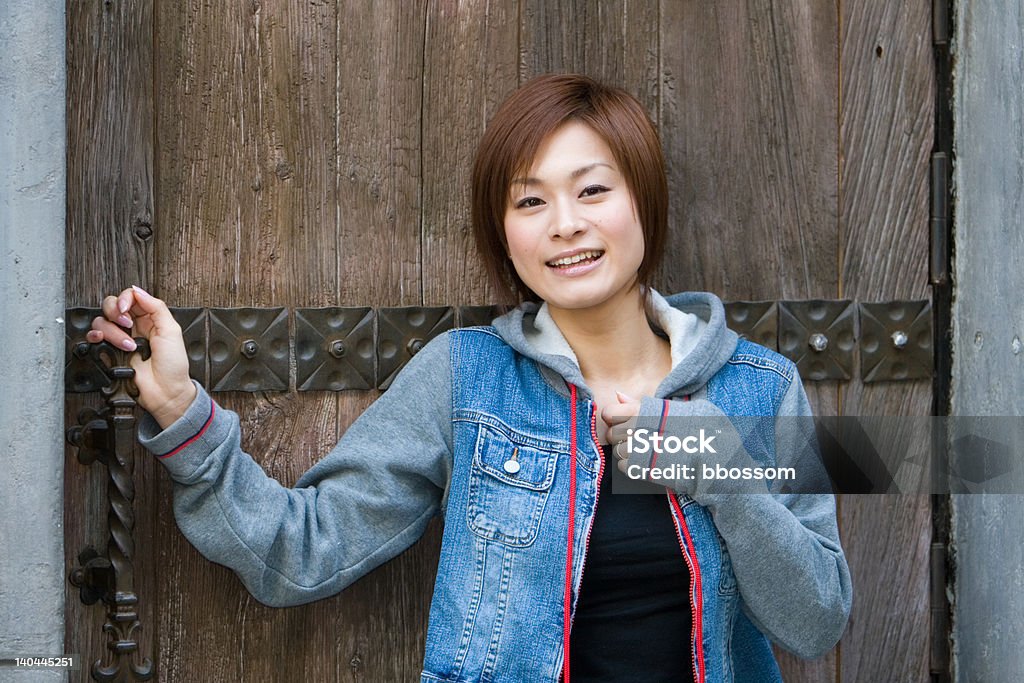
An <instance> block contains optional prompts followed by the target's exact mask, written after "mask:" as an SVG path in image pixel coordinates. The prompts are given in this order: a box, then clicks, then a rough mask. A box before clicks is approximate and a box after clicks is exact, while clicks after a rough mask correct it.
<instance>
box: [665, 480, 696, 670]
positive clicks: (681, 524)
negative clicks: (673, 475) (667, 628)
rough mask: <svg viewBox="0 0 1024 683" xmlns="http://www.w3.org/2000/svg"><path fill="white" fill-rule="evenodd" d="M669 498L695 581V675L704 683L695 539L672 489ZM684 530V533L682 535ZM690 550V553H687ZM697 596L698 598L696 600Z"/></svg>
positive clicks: (692, 590)
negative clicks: (691, 554)
mask: <svg viewBox="0 0 1024 683" xmlns="http://www.w3.org/2000/svg"><path fill="white" fill-rule="evenodd" d="M665 493H666V495H667V496H668V500H669V505H670V506H671V507H672V508H674V509H675V512H676V515H678V521H677V522H676V525H675V527H676V537H677V538H678V539H679V547H680V548H681V549H682V551H683V557H684V558H685V559H686V566H687V567H689V568H690V577H691V578H692V579H693V586H691V588H690V616H691V618H692V624H693V638H692V641H693V643H694V644H695V646H696V649H697V660H696V662H694V667H693V675H694V681H696V683H703V681H704V628H703V624H702V622H701V619H702V617H701V615H702V613H703V611H704V598H703V592H702V591H701V584H700V567H699V566H698V565H697V552H696V550H694V549H693V539H692V538H691V537H690V529H689V527H687V526H686V518H685V517H683V510H682V509H681V508H680V507H679V501H678V500H676V497H675V495H673V493H672V491H671V489H666V490H665ZM680 529H682V533H680ZM684 535H685V537H686V542H685V543H684V542H683V536H684ZM687 548H689V551H687ZM690 553H693V559H692V560H691V559H690ZM694 595H696V598H694Z"/></svg>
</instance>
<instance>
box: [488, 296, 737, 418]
mask: <svg viewBox="0 0 1024 683" xmlns="http://www.w3.org/2000/svg"><path fill="white" fill-rule="evenodd" d="M651 304H652V305H651V309H652V312H653V314H654V315H653V318H652V320H651V322H652V323H653V324H654V325H655V326H656V327H657V328H659V329H660V330H662V331H663V332H664V333H665V335H666V336H667V337H668V339H669V344H670V345H671V348H672V370H671V372H669V374H668V376H667V377H665V379H664V380H662V382H661V385H659V387H658V391H657V396H656V397H655V398H666V397H668V396H672V395H676V394H692V393H694V392H696V391H697V390H698V389H700V388H701V387H703V386H704V385H705V384H706V383H707V381H708V380H709V379H710V378H711V377H712V375H714V374H715V373H716V372H718V370H719V369H720V368H721V367H722V366H723V365H725V363H726V361H728V360H729V358H731V357H732V354H733V352H734V351H735V350H736V344H737V342H738V341H739V338H738V336H737V335H736V333H735V332H733V331H732V330H730V329H729V328H727V327H726V325H725V307H724V306H723V305H722V301H721V300H720V299H719V298H718V297H717V296H715V295H714V294H710V293H708V292H682V293H680V294H673V295H671V296H668V297H663V296H662V295H661V294H659V293H658V292H656V291H654V290H651ZM493 325H494V329H495V330H496V331H497V332H498V334H499V335H500V336H501V338H502V339H503V340H504V341H505V343H506V344H508V345H509V346H511V347H512V348H513V349H515V350H516V351H517V352H519V353H521V354H523V355H524V356H526V357H527V358H530V359H532V360H535V361H536V362H537V363H539V364H540V366H541V368H542V370H543V371H545V374H546V375H548V376H549V377H550V375H552V374H554V375H556V376H557V377H550V378H551V379H552V380H555V379H557V378H561V379H563V380H565V381H566V382H569V383H570V384H575V385H576V386H578V387H580V388H581V389H582V390H583V391H585V392H586V393H588V394H589V393H590V391H589V389H587V386H586V383H585V382H584V381H583V375H582V373H581V372H580V368H579V362H578V361H577V359H576V354H574V353H573V351H572V348H571V347H570V346H569V343H568V342H567V341H566V340H565V337H564V336H562V332H561V331H560V330H559V329H558V326H557V325H556V324H555V321H554V320H553V319H552V318H551V314H550V313H549V312H548V305H547V304H546V303H544V304H537V303H534V302H526V303H523V304H521V305H520V306H519V307H517V308H516V309H514V310H512V311H509V312H508V313H506V314H505V315H503V316H501V317H500V318H497V319H496V320H495V321H494V323H493ZM553 384H554V385H555V386H556V388H558V389H559V390H563V387H561V386H559V385H560V384H561V383H560V382H557V381H554V382H553Z"/></svg>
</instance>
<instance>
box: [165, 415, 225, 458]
mask: <svg viewBox="0 0 1024 683" xmlns="http://www.w3.org/2000/svg"><path fill="white" fill-rule="evenodd" d="M216 405H217V404H216V403H214V402H213V401H210V417H208V418H206V423H205V424H204V425H203V426H202V427H200V429H199V431H198V432H196V433H195V434H193V435H192V436H191V437H189V439H188V440H187V441H185V443H183V444H181V445H180V446H178V447H177V448H175V449H174V450H173V451H169V452H167V453H164V454H163V455H158V456H156V457H158V458H169V457H171V456H172V455H175V454H176V453H179V452H181V451H182V450H183V449H185V448H186V447H188V446H190V445H192V444H193V443H195V442H196V441H197V440H198V439H199V437H201V436H202V435H203V434H205V433H206V430H207V429H208V428H209V427H210V425H211V424H213V414H214V413H215V412H217V408H216Z"/></svg>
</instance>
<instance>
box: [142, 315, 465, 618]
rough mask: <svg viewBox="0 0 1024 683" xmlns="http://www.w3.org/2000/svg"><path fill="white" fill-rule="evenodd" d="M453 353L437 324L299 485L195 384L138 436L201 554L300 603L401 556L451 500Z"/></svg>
mask: <svg viewBox="0 0 1024 683" xmlns="http://www.w3.org/2000/svg"><path fill="white" fill-rule="evenodd" d="M451 429H452V428H451V360H450V355H449V340H448V337H447V335H442V336H440V337H438V338H436V339H434V340H432V341H431V342H430V343H429V344H427V345H426V346H425V347H424V348H423V349H422V350H421V351H420V352H419V353H418V354H416V356H414V357H413V359H412V360H411V361H410V362H409V363H408V365H406V367H405V368H404V369H403V370H402V371H401V373H399V375H398V376H397V377H396V378H395V380H394V382H393V383H392V385H391V387H390V388H389V389H388V390H387V392H385V393H384V394H383V395H382V396H381V397H380V398H379V399H378V400H377V401H376V402H375V403H373V405H371V406H370V407H369V408H368V409H367V410H366V411H365V412H364V413H363V414H362V415H361V416H360V417H359V418H358V419H357V420H356V421H355V422H354V423H353V424H352V426H351V427H349V429H348V430H347V431H346V432H345V434H344V435H343V437H342V438H341V440H340V441H339V442H338V444H337V445H336V446H335V447H334V448H333V449H332V450H331V452H330V453H328V454H327V455H326V457H324V458H323V459H322V460H321V461H319V462H318V463H317V464H316V465H314V466H313V467H312V468H311V469H310V470H309V471H308V472H306V473H305V474H303V475H302V477H301V478H300V479H299V481H298V482H297V484H296V486H295V488H286V487H284V486H282V485H281V484H280V483H279V482H277V481H276V480H274V479H272V478H271V477H269V476H267V475H266V473H265V472H264V471H263V469H262V468H261V467H260V466H259V464H257V463H256V462H255V461H254V460H253V459H252V458H251V457H250V456H249V455H248V454H246V453H245V452H243V451H242V449H241V445H240V442H241V431H240V428H239V420H238V416H237V415H236V414H235V413H233V412H231V411H228V410H224V409H222V408H221V407H220V406H218V405H217V404H216V403H215V402H214V401H213V400H212V399H211V398H210V396H209V394H207V393H206V392H205V391H203V390H202V388H201V387H200V390H199V395H198V396H197V397H196V399H195V401H194V402H193V404H192V406H191V407H190V408H189V409H188V411H187V412H186V414H185V415H184V416H182V418H181V419H179V420H178V421H177V422H175V423H174V424H173V425H171V426H169V427H168V428H167V429H166V430H164V431H162V432H160V431H159V426H158V425H157V424H156V422H155V421H154V420H153V419H152V418H151V417H150V416H148V415H147V416H144V418H143V420H142V422H141V423H140V429H139V440H140V442H141V443H142V444H143V445H144V446H145V447H146V448H147V449H148V450H150V451H151V452H153V453H154V454H156V455H158V456H161V462H163V463H164V465H165V466H166V467H167V470H168V471H169V473H170V475H171V478H172V479H173V481H174V514H175V518H176V520H177V522H178V526H179V528H180V529H181V531H182V533H183V534H184V535H185V537H186V538H188V540H189V541H190V542H191V543H192V544H193V545H194V546H195V547H196V548H197V549H198V550H199V552H201V553H202V554H203V555H204V556H205V557H206V558H208V559H210V560H212V561H214V562H218V563H220V564H224V565H226V566H228V567H230V568H231V569H233V570H234V571H235V572H236V573H237V574H238V576H239V578H240V579H241V580H242V582H243V583H244V584H245V586H246V588H247V589H248V590H249V591H250V592H251V593H252V595H253V596H254V597H255V598H256V599H257V600H259V601H260V602H262V603H264V604H266V605H270V606H287V605H298V604H302V603H306V602H311V601H313V600H317V599H320V598H323V597H327V596H329V595H332V594H334V593H337V592H338V591H340V590H342V589H343V588H345V587H346V586H348V585H349V584H351V583H352V582H353V581H355V580H356V579H358V578H359V577H361V576H363V575H364V574H366V573H367V572H369V571H370V570H371V569H373V568H375V567H377V566H378V565H380V564H382V563H384V562H386V561H387V560H389V559H391V558H393V557H395V556H396V555H398V554H399V553H400V552H401V551H402V550H404V549H405V548H407V547H409V546H410V545H411V544H412V543H414V542H415V541H416V540H417V539H418V538H419V537H420V536H421V535H422V533H423V530H424V529H425V527H426V525H427V522H428V521H429V519H430V518H431V517H432V516H433V515H435V514H436V513H437V512H438V511H439V510H440V509H441V507H442V506H443V504H444V496H445V494H446V491H447V486H448V482H449V480H450V476H451V463H452V431H451Z"/></svg>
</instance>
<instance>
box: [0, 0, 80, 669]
mask: <svg viewBox="0 0 1024 683" xmlns="http://www.w3.org/2000/svg"><path fill="white" fill-rule="evenodd" d="M64 83H65V64H64V2H63V0H2V1H0V314H2V316H3V318H2V319H3V324H0V349H2V350H3V359H4V364H3V371H2V372H0V377H2V379H0V458H2V460H0V462H2V467H3V470H2V471H3V474H2V476H0V544H2V547H0V657H10V656H15V655H58V654H61V653H62V652H63V651H64V586H65V578H64V538H63V531H62V526H63V509H64V506H63V499H62V491H63V486H64V481H63V480H64V447H63V432H64V417H63V415H64V321H63V317H62V316H63V315H64V216H65V185H66V183H65V156H64V155H65V125H64V119H65V113H64V112H65V109H64V90H65V88H64ZM65 679H66V674H64V673H63V672H59V671H25V670H21V671H18V670H13V669H2V670H0V681H7V680H18V681H23V680H25V681H27V680H33V681H51V680H52V681H57V680H65Z"/></svg>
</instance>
